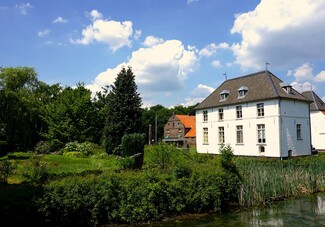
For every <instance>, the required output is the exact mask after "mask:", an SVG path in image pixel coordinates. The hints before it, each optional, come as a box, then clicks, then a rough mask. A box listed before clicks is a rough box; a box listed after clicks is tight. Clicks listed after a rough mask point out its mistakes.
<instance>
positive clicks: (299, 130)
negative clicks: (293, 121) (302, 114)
mask: <svg viewBox="0 0 325 227" xmlns="http://www.w3.org/2000/svg"><path fill="white" fill-rule="evenodd" d="M296 130H297V140H301V139H302V137H301V124H297V125H296Z"/></svg>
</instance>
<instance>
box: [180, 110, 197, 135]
mask: <svg viewBox="0 0 325 227" xmlns="http://www.w3.org/2000/svg"><path fill="white" fill-rule="evenodd" d="M176 117H177V118H178V119H179V120H180V122H182V124H183V125H184V127H185V128H189V129H190V131H189V132H188V133H186V135H185V137H196V120H195V116H189V115H176Z"/></svg>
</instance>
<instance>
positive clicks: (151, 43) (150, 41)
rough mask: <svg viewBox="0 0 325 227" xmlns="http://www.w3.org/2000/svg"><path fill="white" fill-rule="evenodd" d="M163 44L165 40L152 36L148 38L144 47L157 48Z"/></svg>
mask: <svg viewBox="0 0 325 227" xmlns="http://www.w3.org/2000/svg"><path fill="white" fill-rule="evenodd" d="M163 42H164V40H163V39H161V38H157V37H154V36H152V35H150V36H147V37H146V39H145V40H144V42H143V45H144V46H145V47H152V46H155V45H157V44H161V43H163Z"/></svg>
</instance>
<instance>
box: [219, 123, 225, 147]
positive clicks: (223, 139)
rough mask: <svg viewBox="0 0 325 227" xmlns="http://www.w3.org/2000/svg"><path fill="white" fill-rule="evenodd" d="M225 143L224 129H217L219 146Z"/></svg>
mask: <svg viewBox="0 0 325 227" xmlns="http://www.w3.org/2000/svg"><path fill="white" fill-rule="evenodd" d="M224 143H225V128H224V127H219V144H224Z"/></svg>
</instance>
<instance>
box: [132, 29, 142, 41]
mask: <svg viewBox="0 0 325 227" xmlns="http://www.w3.org/2000/svg"><path fill="white" fill-rule="evenodd" d="M141 34H142V31H141V30H135V32H134V34H133V38H134V39H135V40H139V38H140V36H141Z"/></svg>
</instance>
